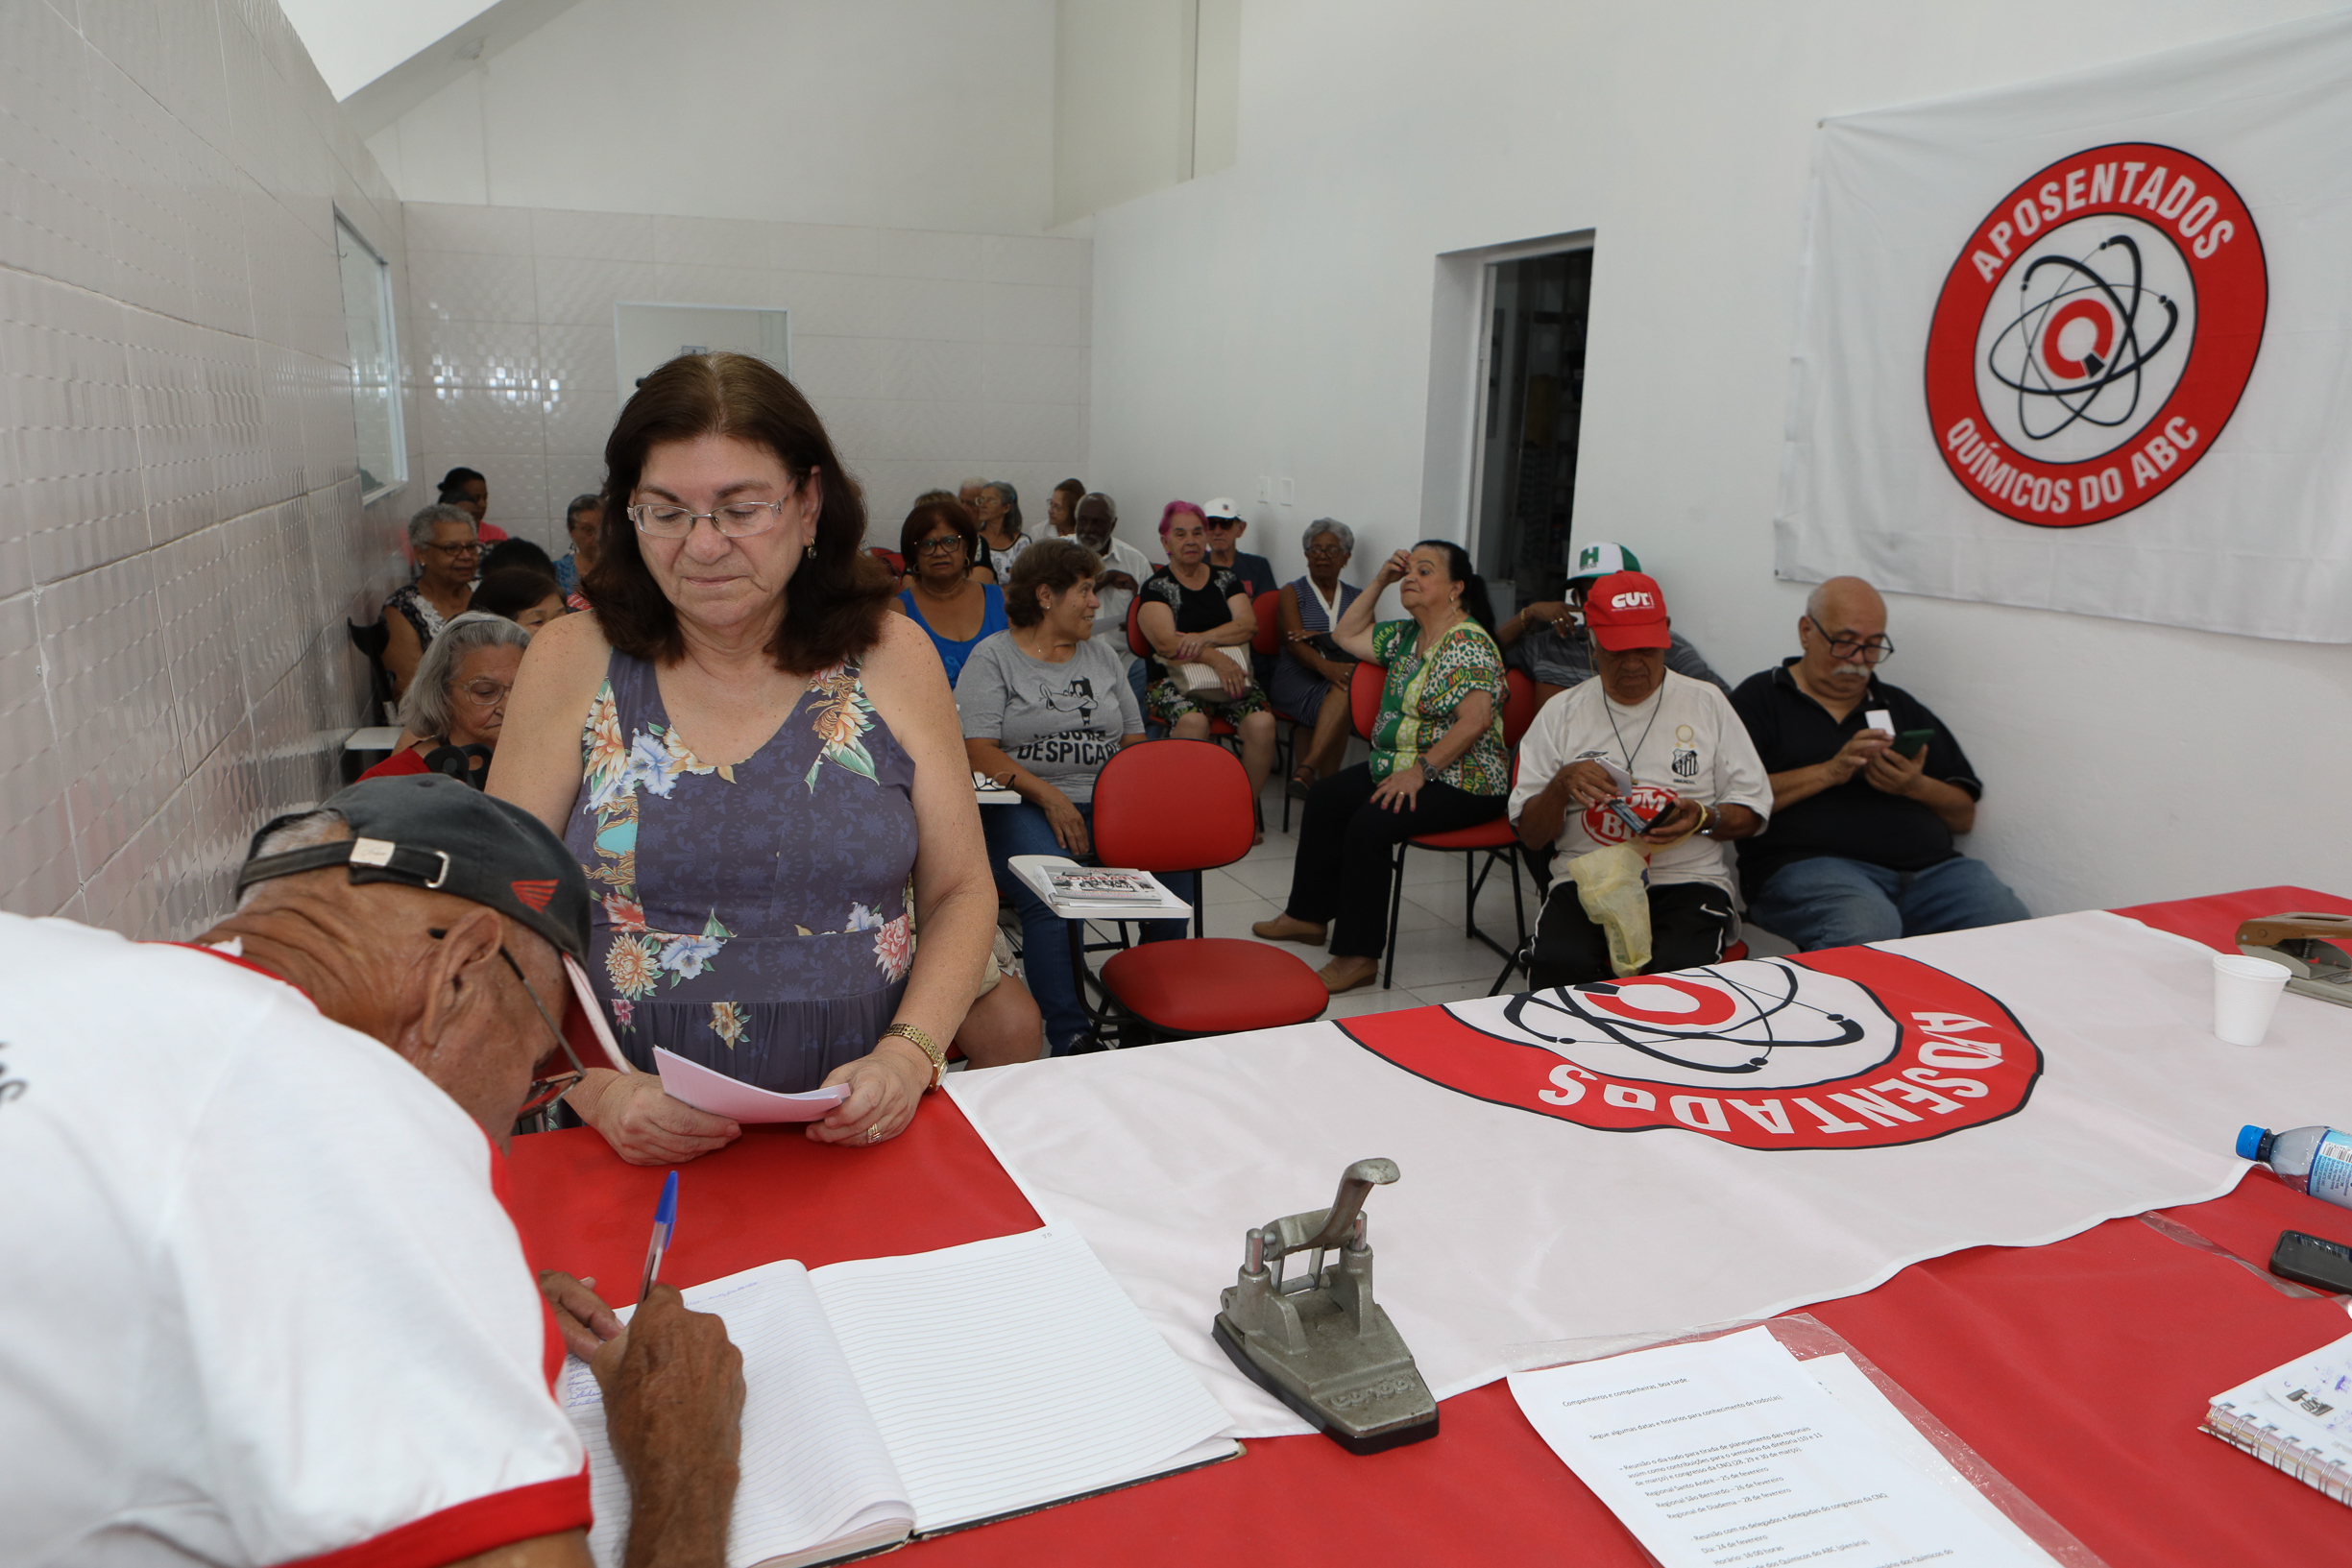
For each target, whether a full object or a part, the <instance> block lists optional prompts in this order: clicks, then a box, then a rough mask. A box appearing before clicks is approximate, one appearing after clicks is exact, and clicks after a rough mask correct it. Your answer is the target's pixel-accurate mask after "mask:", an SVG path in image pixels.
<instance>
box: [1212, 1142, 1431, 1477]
mask: <svg viewBox="0 0 2352 1568" xmlns="http://www.w3.org/2000/svg"><path fill="white" fill-rule="evenodd" d="M1395 1179H1396V1162H1395V1161H1394V1160H1358V1161H1357V1162H1356V1163H1355V1164H1353V1165H1351V1166H1349V1167H1348V1168H1347V1170H1346V1174H1344V1175H1343V1176H1341V1178H1340V1191H1339V1195H1338V1196H1337V1197H1335V1198H1333V1199H1332V1200H1331V1207H1329V1208H1328V1209H1313V1210H1309V1211H1308V1212H1307V1213H1305V1214H1294V1215H1287V1216H1285V1217H1284V1218H1280V1219H1276V1220H1273V1222H1271V1223H1269V1224H1266V1225H1262V1226H1259V1227H1257V1228H1256V1229H1254V1230H1251V1231H1249V1232H1247V1233H1246V1234H1245V1235H1244V1237H1243V1248H1244V1255H1243V1259H1242V1268H1241V1277H1240V1278H1239V1279H1237V1280H1236V1281H1235V1282H1234V1283H1233V1284H1232V1285H1231V1286H1230V1287H1228V1288H1227V1289H1226V1290H1225V1291H1224V1294H1223V1295H1222V1296H1221V1297H1220V1305H1221V1306H1222V1307H1223V1309H1224V1310H1223V1311H1221V1312H1219V1313H1218V1315H1217V1325H1216V1335H1217V1342H1218V1343H1219V1344H1221V1345H1223V1346H1224V1351H1225V1354H1226V1355H1228V1356H1230V1357H1232V1358H1233V1364H1234V1365H1236V1366H1238V1367H1240V1368H1241V1369H1242V1370H1243V1371H1244V1372H1245V1373H1247V1374H1248V1375H1249V1380H1250V1381H1251V1382H1252V1383H1255V1384H1256V1385H1257V1386H1258V1387H1261V1388H1263V1389H1265V1390H1266V1391H1267V1392H1268V1393H1270V1394H1272V1395H1273V1396H1274V1397H1275V1398H1276V1399H1279V1400H1280V1401H1282V1403H1283V1404H1285V1405H1288V1406H1289V1407H1290V1408H1291V1409H1292V1410H1294V1411H1297V1412H1298V1413H1299V1414H1300V1415H1302V1416H1304V1417H1305V1418H1306V1419H1308V1420H1309V1421H1312V1422H1314V1423H1315V1425H1316V1426H1317V1428H1319V1429H1320V1430H1321V1432H1322V1434H1323V1435H1324V1436H1326V1437H1328V1438H1330V1439H1331V1440H1332V1441H1333V1442H1335V1443H1337V1444H1339V1445H1340V1446H1341V1447H1342V1448H1345V1449H1346V1450H1347V1452H1349V1453H1350V1454H1377V1453H1379V1452H1381V1451H1382V1450H1383V1449H1389V1448H1396V1447H1399V1446H1401V1445H1403V1444H1405V1443H1414V1442H1418V1441H1420V1440H1421V1439H1422V1438H1423V1437H1434V1436H1436V1435H1438V1403H1437V1401H1436V1400H1435V1399H1433V1398H1431V1397H1430V1394H1429V1386H1428V1385H1427V1384H1426V1383H1423V1382H1422V1381H1421V1373H1420V1368H1419V1367H1418V1366H1415V1365H1414V1364H1413V1352H1411V1351H1410V1350H1407V1349H1406V1348H1405V1341H1404V1339H1403V1338H1402V1337H1401V1336H1399V1335H1398V1334H1397V1332H1396V1326H1395V1325H1394V1323H1391V1322H1390V1321H1389V1315H1388V1314H1387V1313H1386V1312H1385V1311H1383V1310H1382V1309H1381V1307H1380V1305H1379V1303H1377V1302H1375V1301H1374V1300H1373V1299H1372V1249H1371V1247H1370V1244H1369V1243H1367V1242H1366V1241H1365V1240H1364V1198H1365V1194H1368V1193H1370V1191H1371V1190H1372V1189H1373V1188H1374V1187H1375V1186H1382V1185H1386V1184H1387V1183H1389V1182H1392V1181H1394V1180H1395ZM1333 1247H1336V1248H1338V1249H1339V1262H1337V1263H1335V1264H1333V1265H1332V1266H1330V1267H1328V1268H1326V1267H1324V1266H1323V1253H1324V1251H1325V1250H1326V1249H1329V1248H1333ZM1294 1252H1311V1253H1312V1254H1313V1256H1312V1257H1310V1258H1309V1259H1308V1260H1307V1266H1306V1271H1305V1272H1304V1273H1302V1274H1300V1275H1298V1277H1297V1278H1296V1279H1292V1280H1287V1281H1286V1280H1285V1279H1284V1278H1283V1277H1282V1275H1283V1269H1282V1260H1283V1259H1284V1258H1286V1257H1288V1256H1290V1255H1291V1254H1292V1253H1294Z"/></svg>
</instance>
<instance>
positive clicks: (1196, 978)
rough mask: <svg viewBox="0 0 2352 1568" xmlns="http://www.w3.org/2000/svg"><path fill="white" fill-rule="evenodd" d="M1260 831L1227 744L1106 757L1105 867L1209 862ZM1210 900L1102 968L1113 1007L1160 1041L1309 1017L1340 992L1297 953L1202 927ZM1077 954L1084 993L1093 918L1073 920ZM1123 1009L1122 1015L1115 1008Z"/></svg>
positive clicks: (1153, 868)
mask: <svg viewBox="0 0 2352 1568" xmlns="http://www.w3.org/2000/svg"><path fill="white" fill-rule="evenodd" d="M1255 833H1256V822H1255V818H1254V816H1253V815H1252V813H1251V811H1250V802H1249V775H1248V774H1247V773H1245V772H1244V771H1243V770H1242V765H1241V762H1240V760H1238V759H1237V758H1235V757H1234V755H1233V754H1232V753H1231V752H1229V751H1226V750H1225V749H1224V747H1222V746H1213V745H1209V744H1207V743H1205V742H1202V741H1197V740H1151V741H1146V742H1145V743H1144V744H1142V745H1140V746H1129V747H1128V749H1127V750H1125V751H1123V752H1121V753H1120V754H1119V755H1118V756H1116V757H1114V758H1112V759H1111V760H1109V761H1108V762H1106V763H1104V764H1103V771H1102V772H1101V773H1100V774H1098V775H1096V777H1095V785H1094V846H1095V854H1096V856H1098V857H1099V858H1100V859H1101V860H1102V862H1103V864H1104V865H1106V866H1122V867H1128V868H1131V869H1134V870H1138V871H1149V872H1152V873H1155V874H1168V873H1176V872H1187V871H1207V870H1211V869H1213V868H1215V867H1218V866H1225V865H1231V864H1232V863H1233V862H1234V861H1236V860H1238V859H1240V858H1241V857H1242V856H1245V855H1247V854H1249V841H1250V839H1251V838H1252V837H1253V836H1254V835H1255ZM1207 913H1208V911H1207V905H1206V903H1205V901H1203V900H1201V899H1200V897H1199V896H1198V892H1197V890H1196V896H1195V898H1194V901H1193V931H1194V934H1193V935H1192V936H1190V937H1187V938H1185V939H1183V940H1181V941H1176V942H1146V943H1143V944H1142V945H1140V946H1135V947H1129V946H1127V945H1126V943H1125V929H1124V927H1123V928H1122V941H1121V944H1120V951H1119V952H1117V953H1113V954H1112V955H1111V958H1110V961H1109V962H1108V963H1106V964H1104V965H1103V995H1104V999H1105V1002H1106V1007H1105V1009H1104V1012H1103V1013H1102V1014H1098V1015H1096V1018H1095V1023H1096V1025H1097V1027H1098V1029H1100V1028H1103V1027H1105V1026H1106V1025H1107V1026H1108V1027H1111V1028H1114V1029H1115V1028H1117V1027H1118V1025H1119V1023H1120V1019H1119V1017H1118V1015H1120V1014H1124V1015H1125V1016H1126V1017H1127V1018H1129V1019H1132V1020H1134V1021H1135V1022H1136V1023H1137V1024H1139V1025H1142V1027H1143V1028H1144V1030H1145V1031H1146V1032H1147V1033H1148V1034H1149V1035H1150V1036H1151V1037H1152V1038H1165V1037H1183V1036H1190V1035H1202V1034H1230V1033H1234V1032H1236V1031H1238V1030H1242V1029H1270V1028H1275V1027H1278V1026H1279V1025H1285V1024H1306V1023H1311V1022H1313V1021H1314V1020H1315V1019H1318V1018H1320V1017H1321V1016H1322V1011H1323V1008H1324V1006H1325V1005H1327V1004H1328V1003H1329V1001H1330V1000H1331V995H1330V993H1329V992H1328V991H1326V990H1325V989H1324V988H1323V982H1322V981H1321V979H1319V978H1317V977H1316V975H1315V971H1313V970H1312V969H1309V968H1308V967H1307V966H1306V965H1305V964H1304V963H1303V962H1301V961H1300V960H1299V959H1298V958H1297V957H1295V956H1294V955H1292V954H1291V953H1285V952H1283V951H1282V950H1281V949H1279V948H1274V947H1270V946H1268V945H1267V944H1265V943H1263V942H1250V941H1243V940H1239V939H1237V938H1233V937H1216V936H1209V935H1206V934H1204V932H1205V930H1206V924H1207ZM1068 924H1069V928H1070V962H1071V963H1072V964H1073V965H1074V966H1075V968H1076V978H1077V980H1078V983H1079V996H1080V997H1083V996H1085V995H1086V957H1085V941H1084V936H1083V934H1082V933H1083V931H1084V929H1085V922H1083V921H1077V920H1074V921H1071V922H1069V923H1068ZM1113 1009H1115V1012H1114V1011H1113Z"/></svg>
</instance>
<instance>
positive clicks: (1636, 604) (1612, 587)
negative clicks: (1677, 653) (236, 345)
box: [1585, 571, 1674, 653]
mask: <svg viewBox="0 0 2352 1568" xmlns="http://www.w3.org/2000/svg"><path fill="white" fill-rule="evenodd" d="M1585 624H1586V625H1587V626H1588V627H1590V628H1591V630H1592V637H1593V640H1595V641H1597V642H1598V643H1600V645H1601V646H1602V647H1604V648H1607V649H1608V650H1609V651H1610V652H1611V653H1623V652H1624V651H1625V650H1626V649H1628V648H1664V647H1670V646H1672V644H1673V641H1674V639H1673V638H1672V637H1670V636H1669V635H1668V634H1667V632H1666V596H1665V595H1664V594H1663V593H1661V592H1660V591H1658V584H1657V582H1656V580H1655V579H1653V578H1652V577H1650V576H1649V575H1648V574H1647V573H1646V572H1638V571H1616V572H1612V573H1610V574H1609V575H1608V576H1606V577H1603V578H1601V579H1599V580H1598V581H1597V582H1595V583H1594V584H1593V585H1592V587H1591V588H1590V589H1588V590H1587V591H1586V593H1585Z"/></svg>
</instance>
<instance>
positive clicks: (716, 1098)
mask: <svg viewBox="0 0 2352 1568" xmlns="http://www.w3.org/2000/svg"><path fill="white" fill-rule="evenodd" d="M653 1065H654V1066H655V1067H656V1068H658V1069H659V1070H660V1071H661V1074H662V1088H663V1091H664V1092H665V1093H667V1095H668V1096H669V1098H672V1099H678V1100H684V1101H685V1102H686V1103H687V1104H689V1105H691V1106H692V1107H693V1108H694V1109H696V1110H697V1111H708V1112H710V1113H711V1114H712V1115H713V1116H728V1117H733V1118H734V1119H735V1120H736V1121H738V1122H814V1121H816V1120H817V1119H818V1118H820V1117H822V1116H823V1115H824V1114H825V1113H826V1112H827V1111H830V1110H832V1109H833V1108H834V1107H835V1106H836V1105H838V1104H840V1103H841V1101H843V1100H845V1099H847V1098H849V1085H847V1084H845V1083H837V1084H835V1085H833V1086H832V1087H831V1088H829V1089H812V1090H810V1091H809V1092H808V1093H807V1094H804V1095H780V1094H778V1093H776V1091H774V1090H773V1089H755V1088H753V1087H752V1086H751V1085H750V1084H747V1083H743V1082H740V1080H738V1079H735V1078H731V1077H729V1076H727V1074H725V1073H714V1072H712V1071H711V1070H710V1069H709V1068H707V1067H704V1066H702V1065H701V1064H700V1063H697V1062H690V1061H688V1060H687V1059H686V1058H685V1057H683V1056H679V1055H675V1054H673V1053H671V1052H669V1051H667V1050H664V1049H662V1048H661V1047H659V1046H656V1047H654V1048H653Z"/></svg>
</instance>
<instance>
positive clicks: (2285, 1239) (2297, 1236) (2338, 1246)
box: [2270, 1230, 2352, 1295]
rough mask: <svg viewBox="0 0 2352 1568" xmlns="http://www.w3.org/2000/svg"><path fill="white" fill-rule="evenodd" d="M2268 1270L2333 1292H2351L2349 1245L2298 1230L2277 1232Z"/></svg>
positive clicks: (2351, 1250)
mask: <svg viewBox="0 0 2352 1568" xmlns="http://www.w3.org/2000/svg"><path fill="white" fill-rule="evenodd" d="M2270 1272H2272V1273H2273V1274H2276V1275H2277V1276H2278V1277H2279V1278H2281V1279H2291V1280H2292V1281H2294V1282H2295V1283H2296V1284H2297V1285H2304V1286H2309V1287H2310V1288H2311V1289H2312V1290H2315V1291H2328V1292H2330V1293H2331V1294H2334V1295H2352V1246H2346V1245H2344V1244H2343V1243H2342V1242H2330V1241H2327V1240H2325V1239H2324V1238H2321V1237H2317V1236H2312V1235H2308V1234H2306V1233H2305V1232H2303V1231H2299V1230H2283V1231H2280V1232H2279V1233H2278V1245H2277V1246H2276V1247H2274V1248H2272V1249H2271V1253H2270Z"/></svg>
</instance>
